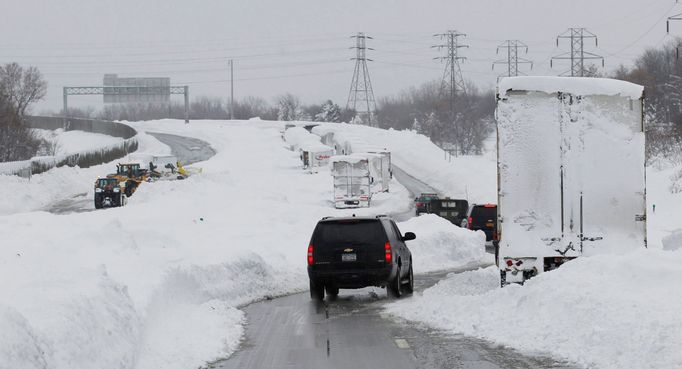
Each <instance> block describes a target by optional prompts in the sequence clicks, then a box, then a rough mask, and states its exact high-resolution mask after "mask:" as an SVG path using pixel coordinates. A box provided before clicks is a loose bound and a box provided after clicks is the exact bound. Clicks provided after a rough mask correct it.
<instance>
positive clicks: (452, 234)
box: [0, 121, 489, 369]
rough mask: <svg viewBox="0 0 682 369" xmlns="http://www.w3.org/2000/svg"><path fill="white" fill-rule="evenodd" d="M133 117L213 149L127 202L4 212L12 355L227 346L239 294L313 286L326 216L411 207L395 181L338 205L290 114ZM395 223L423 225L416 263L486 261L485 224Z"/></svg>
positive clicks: (1, 305)
mask: <svg viewBox="0 0 682 369" xmlns="http://www.w3.org/2000/svg"><path fill="white" fill-rule="evenodd" d="M134 126H135V128H136V129H138V130H140V131H144V130H146V129H148V130H150V131H154V132H165V133H172V134H177V135H184V136H189V137H196V138H199V139H203V140H205V141H208V142H209V143H210V144H211V146H212V147H213V148H214V149H215V150H216V151H217V154H216V155H215V156H214V157H212V158H211V159H210V160H208V161H206V162H203V163H198V164H196V165H197V166H198V167H201V168H203V173H202V174H200V175H195V176H192V177H190V178H188V179H186V180H183V181H165V182H155V183H148V184H144V185H143V186H141V187H140V189H139V190H138V191H137V192H136V193H135V195H134V196H133V197H131V198H130V200H129V205H128V206H126V207H123V208H114V209H106V210H102V211H95V212H89V213H77V214H69V215H53V214H48V213H45V212H23V213H15V214H12V215H5V216H0V234H3V249H2V250H1V252H0V265H2V268H0V279H2V280H5V281H12V283H6V284H4V285H3V286H2V287H0V363H3V365H5V364H6V363H10V364H11V367H13V368H26V369H30V368H43V367H48V368H57V369H62V368H63V369H74V368H75V369H77V368H91V367H92V366H93V365H96V366H98V367H103V368H126V369H127V368H141V369H142V368H145V369H147V368H164V369H173V368H183V369H184V368H192V367H198V366H200V365H203V364H205V363H206V362H209V361H212V360H216V359H219V358H223V357H226V356H227V355H229V354H230V353H231V352H232V351H233V350H234V349H235V348H236V347H237V345H238V343H239V339H240V337H241V335H242V333H243V328H242V326H243V323H244V315H243V313H242V312H241V311H240V310H239V309H238V308H239V306H241V305H243V304H246V303H249V302H251V301H255V300H258V299H262V298H264V297H266V296H274V295H281V294H286V293H291V292H295V291H300V290H305V289H307V284H308V280H307V275H306V271H305V270H306V269H305V255H304V254H305V249H306V246H307V244H308V241H309V237H310V233H311V232H312V229H313V227H314V226H315V223H316V222H317V220H319V219H320V218H321V217H323V216H327V215H349V214H351V213H356V214H377V213H390V214H401V213H404V212H411V210H410V205H411V199H410V197H409V196H408V192H407V191H406V190H405V189H404V188H403V187H402V186H400V185H399V184H398V183H397V182H395V181H394V183H392V184H391V192H390V193H388V194H379V195H377V196H376V197H375V199H374V200H375V201H373V205H376V206H375V207H372V208H369V209H347V210H335V209H334V208H333V205H332V191H333V187H332V178H331V176H330V174H329V172H328V171H324V170H321V171H320V172H319V173H315V174H310V173H307V172H305V171H303V170H302V169H301V166H300V160H299V157H298V153H295V152H292V151H290V150H288V149H287V148H286V146H287V145H286V144H285V143H284V142H283V141H282V139H281V129H282V128H283V124H282V123H269V122H253V121H252V122H220V121H205V122H192V123H191V124H189V125H185V124H184V123H182V122H180V121H159V122H148V123H137V124H134ZM157 144H158V142H157ZM159 149H160V150H161V151H163V150H168V148H167V147H165V146H164V147H159ZM162 153H163V152H162ZM109 169H110V168H108V167H107V168H100V169H97V168H94V169H93V168H91V169H89V170H85V171H78V170H75V169H70V170H73V171H75V172H76V174H77V175H74V176H64V177H63V178H62V180H63V183H64V186H63V188H67V187H68V186H67V184H68V185H72V186H82V187H81V188H82V189H81V190H80V191H87V190H86V189H85V188H86V187H87V188H90V187H91V186H92V183H93V181H94V177H95V174H96V171H97V170H102V171H105V170H106V171H108V170H109ZM67 170H69V169H68V168H67ZM56 173H58V171H54V172H53V171H50V172H48V173H46V174H45V175H43V176H42V177H39V176H35V177H34V179H32V182H31V183H28V182H21V184H20V185H17V187H16V189H15V191H17V192H18V193H26V194H30V196H29V195H27V199H26V200H27V201H26V202H27V203H31V205H32V206H36V205H39V204H40V203H42V201H39V200H38V198H37V196H36V197H31V196H34V195H35V193H36V192H39V190H45V189H46V188H48V187H50V186H52V185H53V183H52V182H53V181H52V179H54V178H56V177H55V176H56ZM36 177H38V178H42V181H40V182H39V181H37V180H36V179H37V178H36ZM2 180H3V181H9V180H7V179H5V178H2ZM80 181H83V182H84V184H82V185H81V184H77V183H79V182H80ZM29 186H33V188H35V192H34V190H32V189H31V188H28V187H29ZM69 191H78V190H73V189H72V190H69ZM51 196H52V197H55V196H58V194H57V192H54V193H51ZM47 197H48V196H46V198H47ZM20 201H22V199H19V200H17V203H18V202H20ZM9 202H14V200H10V201H9ZM5 208H6V209H30V208H31V207H30V206H28V205H22V204H11V205H5ZM34 208H35V207H34ZM399 226H400V228H401V230H402V231H403V232H406V231H414V232H416V233H417V237H418V240H416V241H414V242H415V243H414V244H413V245H412V246H413V251H414V257H415V260H418V261H417V262H416V263H415V268H416V271H422V272H423V271H429V270H434V269H441V268H448V267H455V266H459V265H462V264H469V263H476V262H480V261H481V258H487V261H489V256H488V257H486V256H485V255H484V254H483V252H482V238H481V235H480V234H475V233H472V232H467V231H464V230H461V229H458V228H456V227H454V226H452V225H451V224H449V223H447V222H444V221H442V220H441V219H438V218H435V217H422V218H419V219H413V220H411V221H409V222H407V223H403V224H399ZM93 363H95V364H93ZM10 364H8V365H10Z"/></svg>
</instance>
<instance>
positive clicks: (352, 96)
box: [346, 32, 377, 126]
mask: <svg viewBox="0 0 682 369" xmlns="http://www.w3.org/2000/svg"><path fill="white" fill-rule="evenodd" d="M351 38H354V39H355V46H353V47H351V49H355V58H351V60H355V71H354V72H353V79H352V80H351V84H350V92H349V93H348V102H347V103H346V109H352V110H353V111H354V112H355V117H353V120H354V121H355V120H356V119H357V118H359V119H360V121H361V122H363V123H366V124H367V125H368V126H373V125H377V124H376V123H377V122H376V111H377V106H376V102H375V101H374V91H373V90H372V80H371V79H370V78H369V69H367V61H372V59H369V58H367V50H374V49H372V48H371V47H367V43H366V40H367V39H370V40H371V39H372V37H370V36H367V35H365V34H364V33H363V32H358V34H357V35H355V36H351Z"/></svg>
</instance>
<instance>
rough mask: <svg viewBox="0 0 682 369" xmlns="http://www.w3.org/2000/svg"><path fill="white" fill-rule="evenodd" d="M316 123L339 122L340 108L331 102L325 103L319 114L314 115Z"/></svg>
mask: <svg viewBox="0 0 682 369" xmlns="http://www.w3.org/2000/svg"><path fill="white" fill-rule="evenodd" d="M315 121H316V122H335V123H338V122H340V121H341V107H340V106H339V105H337V104H334V103H333V102H332V101H331V100H327V101H325V103H324V104H322V108H321V110H320V112H319V113H317V114H316V115H315Z"/></svg>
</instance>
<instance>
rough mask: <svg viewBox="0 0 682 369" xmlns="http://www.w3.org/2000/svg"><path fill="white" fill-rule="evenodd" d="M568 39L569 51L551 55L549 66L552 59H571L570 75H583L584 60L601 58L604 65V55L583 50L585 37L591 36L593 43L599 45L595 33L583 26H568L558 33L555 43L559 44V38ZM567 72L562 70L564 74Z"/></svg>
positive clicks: (551, 64) (551, 63)
mask: <svg viewBox="0 0 682 369" xmlns="http://www.w3.org/2000/svg"><path fill="white" fill-rule="evenodd" d="M562 38H565V39H569V40H570V43H571V51H568V52H565V53H562V54H559V55H556V56H553V57H552V59H551V60H550V62H549V63H550V67H552V66H553V64H554V63H553V62H554V60H570V61H571V77H584V76H585V71H586V69H585V60H595V59H601V65H602V67H603V66H604V57H603V56H601V55H597V54H594V53H591V52H589V51H585V39H588V38H593V39H594V45H595V46H599V44H598V41H597V35H595V34H594V33H592V32H590V31H588V30H587V29H585V28H569V29H568V30H567V31H566V32H564V33H562V34H560V35H559V36H557V38H556V45H557V47H558V46H559V39H562ZM566 73H568V72H564V73H562V75H563V74H566Z"/></svg>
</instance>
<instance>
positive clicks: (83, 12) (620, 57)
mask: <svg viewBox="0 0 682 369" xmlns="http://www.w3.org/2000/svg"><path fill="white" fill-rule="evenodd" d="M0 9H2V13H3V17H2V22H0V34H2V35H3V37H2V38H0V62H2V63H6V62H12V61H16V62H19V63H21V64H23V65H34V66H38V67H39V68H40V69H41V71H42V72H43V73H44V74H45V77H46V78H47V80H48V82H49V89H48V95H47V97H46V99H45V101H44V102H43V103H41V104H40V105H39V106H38V107H37V108H36V109H34V110H36V111H37V112H40V111H41V110H45V109H54V110H57V109H59V108H60V107H61V103H62V86H84V85H94V86H97V85H101V84H102V77H103V74H104V73H118V74H119V75H120V76H128V77H171V82H172V84H176V85H184V84H187V85H189V86H190V93H191V95H192V96H193V97H196V96H204V95H207V96H219V97H221V98H226V97H227V96H228V93H229V86H228V79H229V73H228V67H227V60H228V59H229V58H234V59H235V81H236V82H235V94H236V97H237V98H239V97H243V96H246V95H257V96H262V97H265V98H268V99H272V98H273V97H275V96H276V95H278V94H281V93H284V92H291V93H294V94H296V95H299V96H300V97H301V98H302V99H303V100H304V101H305V102H320V101H322V100H324V99H327V98H331V99H333V100H334V101H336V102H337V103H339V104H340V105H345V103H346V99H347V98H348V90H349V87H350V80H351V77H352V74H353V67H354V64H353V61H351V60H349V59H350V58H351V57H353V56H354V51H353V50H350V49H349V47H351V46H353V40H352V39H351V38H350V36H351V35H353V34H355V33H356V32H365V33H367V34H368V35H370V36H372V37H374V39H373V40H370V41H368V46H369V47H372V48H374V49H375V51H369V52H368V57H370V58H372V59H374V61H373V62H371V63H370V64H369V69H370V74H371V77H372V82H373V86H374V92H375V95H376V96H377V97H381V96H386V95H391V94H395V93H397V92H398V91H400V90H401V89H404V88H407V87H410V86H413V85H418V84H420V83H422V82H425V81H428V80H432V79H439V78H440V76H441V75H442V70H443V65H442V64H439V62H438V61H436V60H433V58H434V57H436V56H439V52H438V51H437V50H436V49H432V48H430V46H431V45H433V44H437V43H438V40H437V39H435V38H434V37H433V34H436V33H440V32H444V31H446V30H449V29H456V30H458V31H460V32H462V33H466V34H467V37H466V38H465V39H463V40H462V41H463V42H465V43H466V44H468V45H470V48H468V49H462V55H463V56H466V57H468V60H467V61H466V62H465V63H464V64H463V65H462V72H463V74H464V77H465V79H468V80H471V81H472V82H474V83H475V84H476V85H478V86H479V87H480V88H484V89H485V88H493V86H494V84H495V81H496V77H497V76H498V75H499V74H501V73H502V72H503V68H504V67H503V66H498V67H496V70H495V71H493V70H491V69H492V68H491V64H492V62H493V61H494V60H496V59H499V58H501V57H502V56H503V55H495V51H496V46H497V45H498V44H500V43H501V42H503V41H504V40H506V39H519V40H521V41H523V42H525V43H526V44H527V45H528V46H529V51H528V54H527V55H524V57H526V58H528V59H531V60H533V61H534V62H535V65H534V68H533V70H532V71H530V70H527V73H528V74H532V75H557V74H560V73H561V72H564V71H566V70H567V69H569V65H568V64H567V63H565V62H564V63H555V65H554V68H553V69H550V68H549V60H550V57H551V56H552V55H556V54H559V53H561V52H562V51H567V50H568V48H569V44H568V42H567V41H565V42H564V41H562V42H560V44H559V47H558V48H557V47H556V36H557V35H558V34H560V33H562V32H564V31H566V29H567V28H569V27H585V28H587V29H588V30H589V31H591V32H593V33H595V34H596V35H597V36H598V37H599V47H594V44H591V43H588V44H587V45H588V46H586V50H588V51H592V52H594V53H596V54H600V55H603V56H604V57H605V59H606V71H607V72H608V71H610V70H611V69H613V68H615V67H617V66H618V65H619V64H621V63H623V64H626V65H629V64H631V63H632V60H633V59H634V58H635V57H636V56H637V54H638V53H640V52H641V51H642V50H644V49H645V48H647V47H653V46H658V45H661V44H663V43H664V42H668V41H670V40H672V38H673V37H674V36H676V35H682V21H679V22H678V23H673V24H672V25H671V33H670V35H667V34H666V29H665V19H666V17H668V16H671V15H674V14H678V13H682V4H677V5H676V4H675V2H674V0H652V1H648V0H571V1H557V0H400V1H399V0H336V1H329V0H243V1H236V0H194V1H176V0H59V1H51V0H43V1H37V0H13V1H11V0H0ZM526 69H527V68H524V67H521V70H526ZM101 100H102V98H101V97H82V96H76V97H73V98H70V105H72V106H84V105H92V106H94V107H96V108H100V107H101V105H102V104H101Z"/></svg>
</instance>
